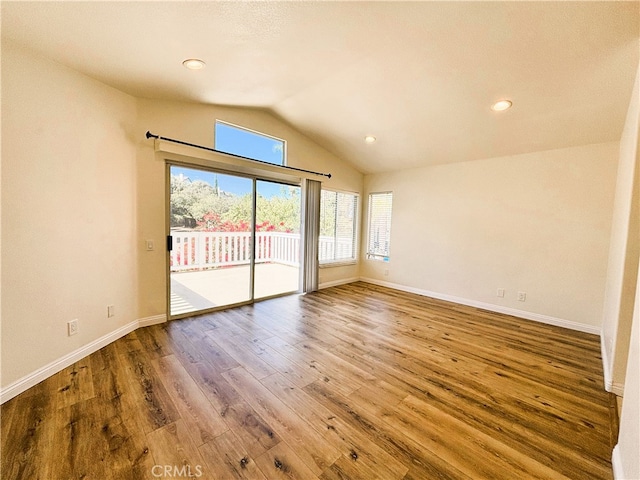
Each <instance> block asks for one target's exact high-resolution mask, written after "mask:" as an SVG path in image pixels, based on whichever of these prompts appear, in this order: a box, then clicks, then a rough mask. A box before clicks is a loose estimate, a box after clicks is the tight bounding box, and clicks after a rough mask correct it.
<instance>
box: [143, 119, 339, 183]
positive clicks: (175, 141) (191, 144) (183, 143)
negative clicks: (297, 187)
mask: <svg viewBox="0 0 640 480" xmlns="http://www.w3.org/2000/svg"><path fill="white" fill-rule="evenodd" d="M146 137H147V138H156V139H158V140H165V141H167V142H173V143H178V144H180V145H186V146H188V147H195V148H200V149H202V150H207V151H209V152H216V153H224V154H225V155H231V156H232V157H236V158H241V159H243V160H251V161H252V162H259V163H264V164H265V165H271V166H272V167H279V168H286V169H287V170H295V171H297V172H304V173H311V174H313V175H321V176H323V177H327V178H331V174H330V173H320V172H314V171H313V170H305V169H304V168H296V167H288V166H287V165H276V164H275V163H269V162H265V161H264V160H256V159H254V158H249V157H243V156H242V155H236V154H235V153H229V152H223V151H222V150H216V149H215V148H209V147H203V146H202V145H196V144H195V143H189V142H183V141H182V140H174V139H173V138H167V137H161V136H160V135H154V134H153V133H151V132H150V131H148V130H147V133H146Z"/></svg>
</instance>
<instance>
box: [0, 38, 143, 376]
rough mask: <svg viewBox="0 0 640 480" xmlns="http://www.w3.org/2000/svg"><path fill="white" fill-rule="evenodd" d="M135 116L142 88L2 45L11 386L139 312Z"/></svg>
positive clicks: (5, 309)
mask: <svg viewBox="0 0 640 480" xmlns="http://www.w3.org/2000/svg"><path fill="white" fill-rule="evenodd" d="M135 117H136V102H135V99H133V98H132V97H129V96H127V95H125V94H123V93H121V92H119V91H117V90H114V89H112V88H109V87H107V86H105V85H103V84H101V83H99V82H96V81H94V80H92V79H90V78H88V77H86V76H83V75H81V74H79V73H77V72H75V71H73V70H69V69H67V68H65V67H62V66H60V65H58V64H56V63H53V62H51V61H49V60H46V59H43V58H40V57H38V56H35V55H32V54H29V53H27V52H24V51H21V50H19V49H17V48H15V47H13V46H11V45H10V44H9V43H8V42H6V41H3V42H2V386H3V387H4V386H6V385H8V384H10V383H12V382H14V381H16V380H18V379H20V378H21V377H23V376H25V375H27V374H30V373H32V372H34V371H35V370H37V369H39V368H41V367H43V366H45V365H47V364H48V363H50V362H52V361H54V360H57V359H59V358H60V357H63V356H64V355H67V354H69V353H70V352H72V351H74V350H76V349H78V348H80V347H82V346H84V345H87V344H89V343H91V342H92V341H94V340H96V339H97V338H99V337H101V336H103V335H106V334H108V333H110V332H113V331H114V330H116V329H117V328H119V327H121V326H123V325H125V324H127V323H129V322H132V321H134V320H136V318H137V316H136V315H137V304H136V301H137V299H136V294H135V292H136V289H137V275H136V268H135V265H136V257H137V255H136V249H135V239H136V218H135V208H134V206H135V202H136V197H135V191H136V183H135V175H136V172H135V146H134V143H133V141H132V135H133V129H132V127H133V122H134V120H135ZM107 305H114V306H115V313H116V315H115V316H114V317H111V318H107ZM71 319H78V321H79V333H78V334H77V335H75V336H72V337H69V336H67V321H69V320H71Z"/></svg>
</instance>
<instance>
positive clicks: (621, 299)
mask: <svg viewBox="0 0 640 480" xmlns="http://www.w3.org/2000/svg"><path fill="white" fill-rule="evenodd" d="M639 82H640V69H639V72H638V77H637V78H636V83H635V86H634V90H633V94H632V96H631V102H630V104H629V110H628V113H627V119H626V122H625V127H624V131H623V134H622V138H621V140H620V153H619V163H618V178H617V184H616V197H615V204H614V210H613V222H612V230H611V247H610V250H609V263H608V274H607V284H606V292H605V305H604V310H603V326H602V347H603V360H604V369H605V379H606V382H607V389H608V390H610V391H614V392H616V393H618V394H621V393H622V392H621V390H622V388H623V386H624V378H625V371H626V366H627V355H628V353H629V335H630V333H631V318H632V316H633V306H634V298H635V291H636V281H637V276H638V258H639V256H640V234H639V232H640V152H639V151H638V141H639V138H640V137H639V133H638V132H639V131H640V84H639Z"/></svg>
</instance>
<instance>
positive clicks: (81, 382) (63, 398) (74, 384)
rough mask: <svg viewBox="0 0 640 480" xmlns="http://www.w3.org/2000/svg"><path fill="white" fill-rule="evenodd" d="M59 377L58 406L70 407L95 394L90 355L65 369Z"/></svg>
mask: <svg viewBox="0 0 640 480" xmlns="http://www.w3.org/2000/svg"><path fill="white" fill-rule="evenodd" d="M57 377H58V392H57V395H56V403H57V406H58V408H64V407H68V406H70V405H73V404H75V403H77V402H80V401H82V400H88V399H89V398H92V397H93V396H94V393H93V380H92V377H91V364H90V362H89V357H85V358H83V359H82V360H79V361H77V362H75V363H74V364H73V365H71V366H69V367H67V368H65V369H63V370H62V371H61V372H59V374H58V375H57Z"/></svg>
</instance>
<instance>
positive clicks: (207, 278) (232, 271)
mask: <svg viewBox="0 0 640 480" xmlns="http://www.w3.org/2000/svg"><path fill="white" fill-rule="evenodd" d="M169 173H170V180H171V184H170V234H171V238H172V250H171V252H170V254H169V272H170V273H169V277H170V313H171V316H176V315H183V314H188V313H193V312H198V311H201V310H208V309H212V308H217V307H221V306H226V305H233V304H237V303H243V302H248V301H251V300H252V288H251V277H252V273H251V267H252V256H253V248H252V235H253V232H252V230H253V228H252V227H253V226H252V213H253V212H252V210H253V179H250V178H245V177H239V176H235V175H228V174H220V173H214V172H210V171H206V170H199V169H195V168H185V167H181V166H176V165H171V166H170V172H169Z"/></svg>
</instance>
